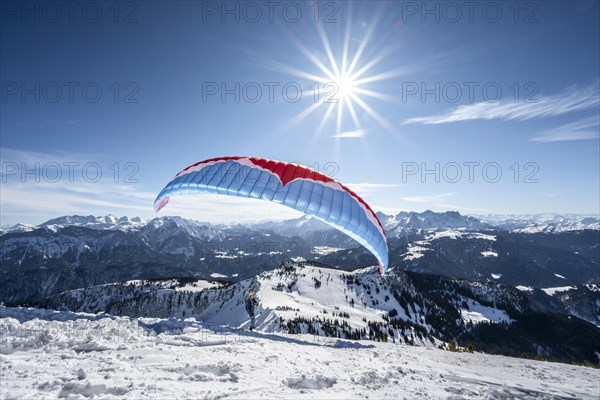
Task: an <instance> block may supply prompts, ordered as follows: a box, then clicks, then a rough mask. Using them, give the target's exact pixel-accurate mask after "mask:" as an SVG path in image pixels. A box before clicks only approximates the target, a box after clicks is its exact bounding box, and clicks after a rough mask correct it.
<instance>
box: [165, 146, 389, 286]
mask: <svg viewBox="0 0 600 400" xmlns="http://www.w3.org/2000/svg"><path fill="white" fill-rule="evenodd" d="M201 193H215V194H222V195H227V196H238V197H247V198H254V199H262V200H268V201H272V202H275V203H279V204H283V205H285V206H287V207H290V208H293V209H295V210H298V211H300V212H302V213H304V214H306V215H312V216H314V217H315V218H317V219H319V220H321V221H323V222H325V223H327V224H329V225H331V226H333V227H334V228H336V229H338V230H340V231H341V232H343V233H345V234H346V235H348V236H350V237H351V238H353V239H354V240H356V241H357V242H359V243H360V244H362V245H363V246H364V247H366V248H367V249H368V250H369V251H370V252H371V253H373V255H374V256H375V257H376V258H377V260H378V261H379V270H380V272H381V273H382V274H383V273H385V272H386V271H387V267H388V248H387V241H386V237H385V232H384V230H383V226H382V225H381V222H380V221H379V218H377V215H375V213H374V212H373V210H372V209H371V207H369V205H368V204H367V203H366V202H365V201H364V200H363V199H362V198H360V197H359V196H358V195H357V194H356V193H354V192H353V191H352V190H350V189H348V188H347V187H346V186H344V185H342V184H341V183H340V182H338V181H336V180H334V179H332V178H330V177H328V176H327V175H324V174H322V173H320V172H318V171H315V170H313V169H310V168H307V167H304V166H301V165H298V164H293V163H287V162H282V161H274V160H268V159H264V158H257V157H219V158H211V159H209V160H204V161H201V162H198V163H196V164H193V165H190V166H189V167H187V168H185V169H184V170H182V171H181V172H179V173H178V174H177V175H175V177H174V178H173V179H172V180H171V181H170V182H169V183H168V184H167V186H165V188H164V189H163V190H161V192H160V193H159V194H158V196H157V197H156V200H155V201H154V209H155V210H156V212H158V211H160V209H162V208H163V207H164V206H165V205H166V204H167V203H168V202H169V198H170V196H173V195H180V194H201Z"/></svg>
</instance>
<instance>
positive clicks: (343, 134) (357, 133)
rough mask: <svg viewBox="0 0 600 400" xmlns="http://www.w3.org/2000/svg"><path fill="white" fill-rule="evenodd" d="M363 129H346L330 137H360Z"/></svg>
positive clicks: (364, 131)
mask: <svg viewBox="0 0 600 400" xmlns="http://www.w3.org/2000/svg"><path fill="white" fill-rule="evenodd" d="M365 133H366V130H365V129H357V130H355V131H346V132H340V133H336V134H335V135H331V137H332V138H360V137H363V136H365Z"/></svg>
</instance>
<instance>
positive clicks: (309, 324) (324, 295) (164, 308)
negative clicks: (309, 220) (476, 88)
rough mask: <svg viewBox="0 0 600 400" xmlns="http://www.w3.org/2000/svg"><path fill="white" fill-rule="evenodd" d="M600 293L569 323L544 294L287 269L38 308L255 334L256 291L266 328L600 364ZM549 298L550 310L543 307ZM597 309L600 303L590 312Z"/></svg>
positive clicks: (317, 267) (414, 277) (55, 300)
mask: <svg viewBox="0 0 600 400" xmlns="http://www.w3.org/2000/svg"><path fill="white" fill-rule="evenodd" d="M593 289H594V290H591V289H589V288H586V287H581V288H573V290H580V291H581V293H583V294H585V293H584V292H583V291H585V290H588V292H589V293H587V295H588V296H590V295H591V296H595V297H594V298H595V302H594V301H590V298H580V299H579V300H577V301H575V302H574V304H572V308H571V310H572V311H571V315H572V317H567V316H566V315H568V314H567V313H563V310H564V308H559V307H557V306H556V305H554V304H551V302H552V301H554V300H552V299H550V297H551V296H552V295H550V294H546V298H545V299H542V296H541V294H540V293H537V292H536V293H535V296H530V294H529V292H528V291H526V290H522V289H518V288H514V287H506V286H502V285H498V284H495V283H492V282H488V283H472V282H467V281H458V280H453V279H446V278H442V277H434V276H429V275H422V274H415V273H404V272H402V271H392V272H391V273H390V274H389V275H388V276H385V277H381V276H380V275H379V273H378V272H377V269H376V268H367V269H361V270H357V271H353V272H345V271H340V270H336V269H331V268H327V267H326V266H324V265H321V264H315V263H300V264H298V263H288V262H286V263H283V264H282V265H281V266H280V267H278V268H277V269H274V270H272V271H268V272H263V273H261V274H259V275H258V276H256V277H254V278H251V279H246V280H242V281H239V282H237V283H233V284H226V285H224V284H223V283H218V282H206V281H196V280H189V279H188V280H168V281H154V282H151V281H133V282H125V283H120V284H112V285H103V286H99V287H92V288H87V289H81V290H75V291H69V292H65V293H62V294H60V295H56V296H52V297H49V298H46V299H42V300H39V301H36V302H33V303H29V305H34V306H37V307H44V308H52V309H57V310H70V311H76V312H93V313H97V312H107V313H110V314H113V315H124V316H130V317H157V318H168V317H178V318H187V317H194V318H196V319H198V320H202V321H203V322H204V323H208V324H213V325H215V326H223V325H225V326H228V327H233V328H245V327H247V324H248V317H247V315H246V312H245V309H244V298H245V295H246V293H247V292H248V291H249V290H253V291H255V293H256V294H257V297H258V298H259V299H260V302H261V311H260V315H259V316H258V317H257V322H258V324H259V327H260V329H262V330H267V331H274V332H286V333H297V334H300V333H310V334H317V335H319V336H329V337H339V338H342V339H355V340H356V339H360V340H364V339H370V340H378V341H390V342H398V343H406V344H417V345H421V346H429V347H438V346H440V345H441V346H442V347H443V346H446V345H445V344H444V343H446V344H447V343H448V342H450V341H453V340H456V341H458V344H459V345H461V346H464V347H467V346H469V345H470V346H471V347H473V348H475V349H478V350H483V351H486V352H493V353H500V354H505V355H511V356H520V355H522V354H527V355H528V356H529V357H534V356H536V355H541V356H544V357H546V358H551V359H555V360H563V361H570V360H571V359H575V360H581V361H584V360H588V361H589V362H593V363H598V362H600V360H597V359H596V355H595V352H596V351H598V352H599V353H600V347H599V346H598V343H597V342H596V341H594V340H593V339H592V338H593V337H595V336H597V335H598V334H600V292H598V291H595V290H596V287H594V288H593ZM546 290H550V289H546ZM542 293H544V292H542ZM550 293H554V292H553V291H552V290H550ZM574 293H575V292H574V291H571V294H572V295H573V294H574ZM542 300H545V301H546V303H547V304H546V305H545V306H544V308H543V309H542V308H540V306H539V303H540V302H541V301H542ZM557 301H558V302H559V303H561V300H560V299H558V300H557ZM589 303H591V304H595V303H598V304H596V305H595V306H594V307H595V308H593V309H587V308H585V306H586V305H587V304H589ZM561 304H562V303H561ZM576 309H577V310H585V311H586V313H587V312H589V313H588V314H585V313H580V314H582V316H583V317H584V318H585V317H586V316H587V317H590V318H591V319H593V321H592V322H594V323H596V324H598V326H594V324H592V323H589V322H585V321H584V320H581V319H579V318H576V315H577V314H578V313H577V312H575V310H576ZM542 311H543V312H542ZM583 314H585V315H583ZM556 324H558V325H560V326H561V329H560V330H556V329H555V330H554V334H553V335H551V336H550V337H548V336H547V335H546V332H545V331H543V330H542V331H540V329H539V328H540V327H541V326H553V325H556ZM567 339H568V340H567Z"/></svg>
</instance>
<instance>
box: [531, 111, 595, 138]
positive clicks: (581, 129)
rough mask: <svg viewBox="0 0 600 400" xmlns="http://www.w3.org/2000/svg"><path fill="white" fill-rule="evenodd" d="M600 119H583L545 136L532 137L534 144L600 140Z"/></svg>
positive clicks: (560, 127) (549, 132)
mask: <svg viewBox="0 0 600 400" xmlns="http://www.w3.org/2000/svg"><path fill="white" fill-rule="evenodd" d="M599 127H600V117H599V116H598V115H595V116H593V117H588V118H583V119H580V120H578V121H575V122H571V123H569V124H565V125H562V126H559V127H558V128H555V129H552V130H550V131H548V132H546V133H544V134H541V135H537V136H534V137H532V138H531V139H529V140H531V141H532V142H540V143H548V142H567V141H571V140H590V139H598V138H600V132H599Z"/></svg>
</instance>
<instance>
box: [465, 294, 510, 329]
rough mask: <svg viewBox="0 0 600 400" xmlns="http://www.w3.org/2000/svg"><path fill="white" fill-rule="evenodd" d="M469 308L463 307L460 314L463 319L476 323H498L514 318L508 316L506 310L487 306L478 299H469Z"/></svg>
mask: <svg viewBox="0 0 600 400" xmlns="http://www.w3.org/2000/svg"><path fill="white" fill-rule="evenodd" d="M468 306H469V309H468V310H467V309H464V308H462V309H461V310H460V314H461V317H462V319H463V320H465V321H467V322H468V321H471V322H472V323H474V324H478V323H481V322H489V323H497V322H508V323H510V322H512V319H511V318H510V317H509V316H508V314H507V313H506V311H504V310H499V309H497V308H492V307H487V306H484V305H481V304H479V303H477V302H476V301H473V300H471V301H469V304H468Z"/></svg>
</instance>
